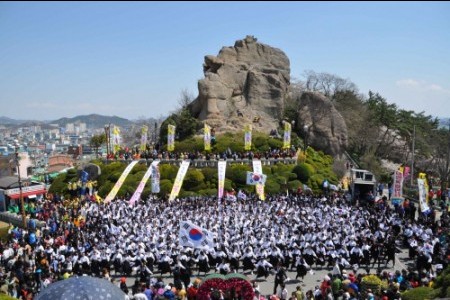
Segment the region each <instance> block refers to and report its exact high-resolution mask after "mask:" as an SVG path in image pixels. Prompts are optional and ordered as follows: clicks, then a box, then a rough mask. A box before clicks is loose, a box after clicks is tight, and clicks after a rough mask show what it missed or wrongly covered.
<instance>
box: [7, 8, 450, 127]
mask: <svg viewBox="0 0 450 300" xmlns="http://www.w3.org/2000/svg"><path fill="white" fill-rule="evenodd" d="M246 35H254V36H255V37H257V38H258V41H260V42H262V43H264V44H268V45H271V46H273V47H276V48H280V49H281V50H283V51H284V52H285V53H286V54H287V56H288V57H289V59H290V61H291V76H292V77H294V78H302V74H303V72H304V71H305V70H314V71H316V72H328V73H333V74H336V75H338V76H340V77H343V78H348V79H350V80H351V81H353V82H354V83H355V84H356V85H357V86H358V87H359V89H360V92H362V93H365V94H367V93H368V91H369V90H372V91H374V92H378V93H380V94H381V95H382V96H383V97H385V98H386V99H387V101H388V102H389V103H396V104H397V105H398V107H399V108H402V109H408V110H414V111H416V112H421V111H425V113H426V114H430V115H433V116H438V117H449V116H450V2H397V3H396V2H285V3H283V2H248V3H245V2H173V3H168V2H160V3H158V2H0V107H1V108H0V116H8V117H11V118H15V119H37V120H51V119H57V118H60V117H73V116H76V115H80V114H90V113H98V114H104V115H117V116H121V117H125V118H129V119H137V118H139V117H159V116H163V115H168V114H169V113H170V112H172V111H173V110H175V108H176V107H177V105H178V99H179V96H180V92H181V91H182V90H183V89H187V90H188V91H190V92H191V93H192V94H193V95H194V96H197V94H198V91H197V81H198V80H199V79H200V78H202V77H203V71H202V64H203V58H204V56H205V55H208V54H212V55H217V54H218V52H219V50H220V49H221V47H223V46H232V45H234V42H235V41H236V40H238V39H243V38H244V37H245V36H246Z"/></svg>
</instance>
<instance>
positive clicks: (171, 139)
mask: <svg viewBox="0 0 450 300" xmlns="http://www.w3.org/2000/svg"><path fill="white" fill-rule="evenodd" d="M174 150H175V126H173V125H168V126H167V151H174Z"/></svg>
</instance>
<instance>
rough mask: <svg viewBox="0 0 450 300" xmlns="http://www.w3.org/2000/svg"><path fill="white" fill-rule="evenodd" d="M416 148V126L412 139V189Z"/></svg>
mask: <svg viewBox="0 0 450 300" xmlns="http://www.w3.org/2000/svg"><path fill="white" fill-rule="evenodd" d="M415 147H416V125H414V130H413V138H412V159H411V187H412V186H413V180H414V152H415Z"/></svg>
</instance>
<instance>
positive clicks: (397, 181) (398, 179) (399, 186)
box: [392, 171, 403, 198]
mask: <svg viewBox="0 0 450 300" xmlns="http://www.w3.org/2000/svg"><path fill="white" fill-rule="evenodd" d="M392 197H393V198H402V197H403V173H402V172H401V171H395V173H394V184H393V194H392Z"/></svg>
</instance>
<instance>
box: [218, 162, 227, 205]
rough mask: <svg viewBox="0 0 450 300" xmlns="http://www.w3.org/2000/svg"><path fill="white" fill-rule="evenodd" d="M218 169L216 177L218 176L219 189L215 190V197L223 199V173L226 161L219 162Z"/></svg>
mask: <svg viewBox="0 0 450 300" xmlns="http://www.w3.org/2000/svg"><path fill="white" fill-rule="evenodd" d="M217 167H218V169H217V170H218V176H219V187H218V190H217V196H218V197H219V199H220V198H222V197H223V189H224V187H225V171H226V168H227V162H226V161H219V163H218V164H217Z"/></svg>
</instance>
